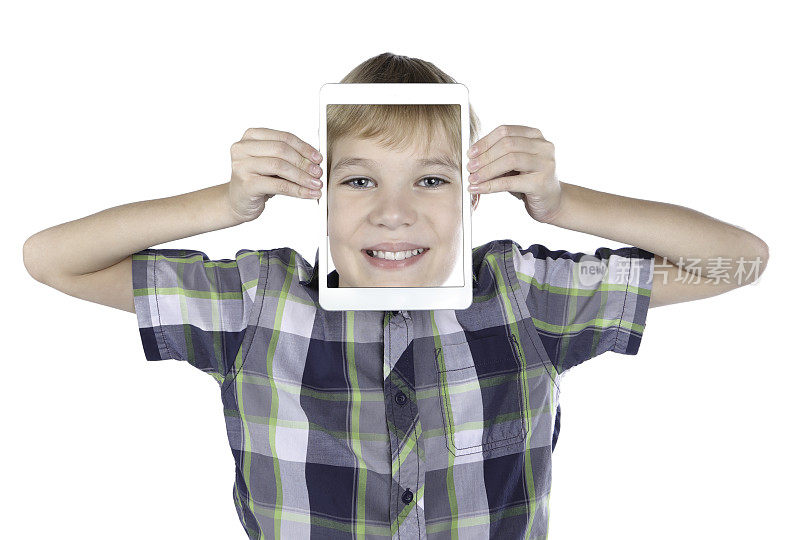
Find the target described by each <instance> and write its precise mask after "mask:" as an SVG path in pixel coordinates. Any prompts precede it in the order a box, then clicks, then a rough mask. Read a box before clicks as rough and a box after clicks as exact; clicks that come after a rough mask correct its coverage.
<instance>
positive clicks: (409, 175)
mask: <svg viewBox="0 0 800 540" xmlns="http://www.w3.org/2000/svg"><path fill="white" fill-rule="evenodd" d="M319 111H320V124H319V125H320V127H319V149H320V152H321V153H322V154H323V158H324V159H323V162H322V164H321V166H322V169H323V173H322V177H321V178H320V180H321V181H322V188H321V196H320V204H319V208H320V212H319V215H318V231H319V239H320V243H319V246H320V247H319V275H320V276H321V277H322V276H327V279H323V278H321V279H320V280H319V303H320V306H321V307H322V308H323V309H326V310H329V311H341V310H380V311H383V310H418V309H466V308H467V307H469V306H470V304H472V282H473V277H472V275H473V274H472V249H471V245H472V219H471V218H472V206H471V200H472V198H471V194H470V193H469V191H467V182H466V179H467V178H468V172H467V161H468V157H467V155H466V152H467V150H468V149H469V141H470V131H469V94H468V91H467V88H466V86H464V85H463V84H458V83H455V84H449V83H442V84H437V83H430V84H429V83H377V84H345V83H331V84H325V85H323V86H322V88H321V89H320V93H319Z"/></svg>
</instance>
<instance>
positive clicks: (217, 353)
mask: <svg viewBox="0 0 800 540" xmlns="http://www.w3.org/2000/svg"><path fill="white" fill-rule="evenodd" d="M132 259H133V260H132V263H131V264H132V274H133V295H134V308H135V310H136V318H137V320H138V324H139V334H140V336H141V339H142V346H143V348H144V353H145V358H146V359H147V360H166V359H173V360H181V361H184V362H188V363H189V364H191V365H193V366H194V367H196V368H198V369H200V370H201V371H204V372H206V373H208V374H209V375H211V376H213V377H214V378H215V379H216V380H217V382H218V383H220V384H222V381H223V380H224V378H225V375H226V374H227V372H228V369H229V368H230V367H231V366H232V365H233V362H234V361H235V359H236V355H237V354H238V353H239V349H240V348H241V346H242V342H243V340H244V335H245V331H246V329H247V326H248V322H249V319H250V314H251V313H252V310H253V305H254V303H255V298H256V290H257V286H258V280H259V275H260V271H261V252H260V251H253V250H247V249H242V250H239V251H238V252H237V253H236V259H235V260H230V259H220V260H209V258H208V256H207V255H206V254H205V253H203V252H201V251H195V250H189V249H145V250H142V251H139V252H138V253H134V254H133V257H132Z"/></svg>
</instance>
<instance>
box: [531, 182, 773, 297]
mask: <svg viewBox="0 0 800 540" xmlns="http://www.w3.org/2000/svg"><path fill="white" fill-rule="evenodd" d="M561 189H562V196H561V204H560V206H559V208H558V209H557V211H556V212H554V214H553V217H552V218H550V219H548V220H547V221H546V223H550V224H552V225H555V226H557V227H563V228H566V229H571V230H573V231H580V232H584V233H588V234H593V235H595V236H600V237H603V238H607V239H609V240H613V241H616V242H621V243H623V244H628V245H632V246H636V247H638V248H640V249H643V250H646V251H649V252H651V253H653V254H655V259H656V260H655V268H654V272H653V273H654V278H653V284H652V285H653V288H652V291H651V299H650V307H657V306H664V305H667V304H674V303H678V302H688V301H690V300H699V299H701V298H708V297H710V296H716V295H718V294H722V293H724V292H727V291H730V290H732V289H735V288H738V287H741V286H743V285H748V284H750V283H753V282H754V281H755V280H756V279H757V278H758V276H759V274H760V273H763V271H764V268H765V267H766V264H767V261H768V259H769V247H768V246H767V244H766V243H765V242H764V241H763V240H762V239H761V238H759V237H758V236H756V235H754V234H752V233H749V232H747V231H746V230H744V229H742V228H740V227H737V226H735V225H731V224H729V223H725V222H724V221H720V220H717V219H714V218H712V217H711V216H708V215H706V214H703V213H701V212H697V211H695V210H692V209H690V208H686V207H683V206H679V205H675V204H669V203H661V202H655V201H647V200H643V199H634V198H631V197H624V196H621V195H613V194H611V193H604V192H602V191H596V190H593V189H588V188H585V187H581V186H577V185H573V184H568V183H566V182H561ZM723 274H724V275H723ZM726 280H727V282H726Z"/></svg>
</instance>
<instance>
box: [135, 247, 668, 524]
mask: <svg viewBox="0 0 800 540" xmlns="http://www.w3.org/2000/svg"><path fill="white" fill-rule="evenodd" d="M472 255H473V265H472V266H473V268H472V269H473V276H472V277H473V304H472V305H471V306H470V307H469V308H468V309H465V310H419V311H398V312H384V311H325V310H323V309H321V308H320V307H319V303H318V279H319V276H318V269H319V265H318V262H319V250H318V251H317V255H316V259H315V264H314V265H313V267H312V266H311V265H310V264H309V263H308V262H306V261H305V260H304V259H303V258H302V257H301V256H300V254H299V253H297V252H296V251H294V250H292V249H290V248H278V249H271V250H257V251H254V250H239V251H238V252H237V253H236V259H235V260H228V259H223V260H214V261H212V260H209V259H208V257H207V256H206V255H205V254H204V253H202V252H200V251H193V250H181V249H146V250H142V251H140V252H138V253H136V254H134V256H133V289H134V300H135V307H136V316H137V319H138V325H139V332H140V335H141V339H142V345H143V348H144V352H145V357H146V359H147V360H165V359H175V360H183V361H186V362H188V363H189V364H191V365H193V366H194V367H196V368H198V369H200V370H202V371H204V372H206V373H208V374H209V375H211V376H212V377H214V379H215V380H216V381H217V383H218V384H219V387H220V395H221V399H222V403H223V411H224V415H225V422H226V427H227V435H228V442H229V445H230V448H231V451H232V453H233V456H234V460H235V463H236V480H235V482H234V486H233V500H234V504H235V507H236V510H237V513H238V515H239V518H240V521H241V523H242V526H243V528H244V530H245V531H246V533H247V535H248V538H251V539H264V538H277V537H283V538H292V539H295V538H326V539H330V538H417V539H419V538H432V539H439V538H488V537H491V538H504V539H505V538H539V539H545V538H547V529H548V519H549V501H550V484H551V457H552V451H553V449H554V448H555V443H556V440H557V435H558V426H559V416H560V407H559V406H558V394H559V393H558V382H559V377H560V376H561V375H562V374H563V373H564V372H565V371H566V370H568V369H570V368H572V367H574V366H576V365H578V364H580V363H581V362H583V361H585V360H588V359H589V358H592V357H594V356H598V355H600V354H602V353H604V352H606V351H614V352H617V353H621V354H636V352H637V351H638V348H639V344H640V341H641V336H642V332H643V330H644V324H645V318H646V315H647V309H648V304H649V301H650V290H651V276H652V271H653V261H654V258H653V254H652V253H649V252H647V251H644V250H640V249H637V248H633V247H626V248H621V249H617V250H610V249H608V248H600V249H598V250H597V251H596V252H595V256H596V257H597V259H598V260H599V261H601V262H602V264H603V268H604V269H605V270H606V272H605V274H603V276H602V279H599V280H597V281H596V282H588V283H587V280H586V279H585V276H583V274H582V272H583V270H584V269H585V268H583V266H584V265H583V263H582V257H583V256H584V255H585V254H582V253H577V254H573V253H569V252H565V251H550V250H548V249H547V248H545V247H543V246H541V245H539V244H534V245H532V246H530V247H529V248H527V249H522V248H521V247H520V246H519V245H518V244H517V243H516V242H513V241H512V240H495V241H492V242H489V243H487V244H484V245H482V246H480V247H476V248H474V249H473V253H472ZM327 279H329V280H331V279H333V280H338V275H336V272H335V271H334V272H332V273H331V275H329V276H327Z"/></svg>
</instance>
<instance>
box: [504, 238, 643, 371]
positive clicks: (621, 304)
mask: <svg viewBox="0 0 800 540" xmlns="http://www.w3.org/2000/svg"><path fill="white" fill-rule="evenodd" d="M513 258H514V269H515V270H516V273H517V278H518V281H519V284H520V287H521V288H522V289H523V290H522V293H523V297H524V298H525V302H526V304H527V307H528V310H529V311H530V314H531V318H532V320H533V323H534V325H535V327H536V329H537V330H538V333H539V336H540V338H541V340H542V344H543V345H544V348H545V350H546V351H547V353H548V355H549V356H550V359H551V361H552V363H553V365H554V366H555V367H556V370H557V371H558V372H559V373H563V372H565V371H567V370H568V369H570V368H572V367H575V366H577V365H578V364H581V363H582V362H585V361H586V360H589V359H590V358H594V357H595V356H598V355H601V354H603V353H604V352H607V351H613V352H616V353H620V354H630V355H633V354H636V353H637V352H638V351H639V345H640V344H641V341H642V335H643V332H644V327H645V321H646V318H647V311H648V308H649V305H650V293H651V290H652V274H653V265H654V262H655V258H654V256H653V253H651V252H649V251H646V250H643V249H640V248H636V247H623V248H619V249H613V250H612V249H610V248H607V247H601V248H598V249H597V250H596V251H595V253H594V255H589V254H586V253H580V252H579V253H570V252H568V251H564V250H556V251H553V250H549V249H547V248H546V247H545V246H542V245H540V244H533V245H532V246H530V247H528V248H526V249H522V248H521V247H520V246H519V244H517V243H516V242H513Z"/></svg>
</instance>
